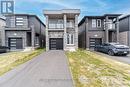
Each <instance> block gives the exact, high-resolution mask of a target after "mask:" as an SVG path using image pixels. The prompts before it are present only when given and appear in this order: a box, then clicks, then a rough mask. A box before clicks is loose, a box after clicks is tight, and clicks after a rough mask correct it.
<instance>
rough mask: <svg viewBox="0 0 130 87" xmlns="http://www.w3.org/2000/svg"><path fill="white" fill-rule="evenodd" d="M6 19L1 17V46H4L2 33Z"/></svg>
mask: <svg viewBox="0 0 130 87" xmlns="http://www.w3.org/2000/svg"><path fill="white" fill-rule="evenodd" d="M5 24H6V23H5V18H3V17H0V46H2V34H1V31H2V30H3V29H4V26H5Z"/></svg>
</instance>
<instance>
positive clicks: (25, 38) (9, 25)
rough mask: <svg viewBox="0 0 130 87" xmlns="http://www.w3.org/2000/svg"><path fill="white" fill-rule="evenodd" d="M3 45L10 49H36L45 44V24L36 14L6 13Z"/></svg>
mask: <svg viewBox="0 0 130 87" xmlns="http://www.w3.org/2000/svg"><path fill="white" fill-rule="evenodd" d="M5 17H6V26H5V28H4V29H3V30H2V45H3V46H7V47H9V48H10V50H21V49H25V50H26V49H34V48H36V47H43V46H45V25H44V24H43V22H42V21H41V20H40V19H39V18H38V17H37V16H36V15H29V14H10V15H6V16H5Z"/></svg>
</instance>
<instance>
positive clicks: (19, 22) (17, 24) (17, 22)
mask: <svg viewBox="0 0 130 87" xmlns="http://www.w3.org/2000/svg"><path fill="white" fill-rule="evenodd" d="M22 25H23V18H21V17H17V18H16V26H22Z"/></svg>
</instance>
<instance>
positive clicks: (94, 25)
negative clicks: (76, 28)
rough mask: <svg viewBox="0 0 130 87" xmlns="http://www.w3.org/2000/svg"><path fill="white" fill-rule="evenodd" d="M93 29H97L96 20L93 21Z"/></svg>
mask: <svg viewBox="0 0 130 87" xmlns="http://www.w3.org/2000/svg"><path fill="white" fill-rule="evenodd" d="M92 27H93V28H95V27H96V19H92Z"/></svg>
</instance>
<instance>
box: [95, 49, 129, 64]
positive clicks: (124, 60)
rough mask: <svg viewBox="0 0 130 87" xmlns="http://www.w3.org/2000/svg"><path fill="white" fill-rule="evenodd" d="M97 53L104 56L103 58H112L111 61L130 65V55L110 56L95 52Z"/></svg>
mask: <svg viewBox="0 0 130 87" xmlns="http://www.w3.org/2000/svg"><path fill="white" fill-rule="evenodd" d="M94 52H95V51H94ZM95 53H97V54H99V55H102V56H105V57H107V58H111V59H114V60H117V61H120V62H123V63H127V64H130V54H129V55H127V56H109V55H108V54H105V53H101V52H95Z"/></svg>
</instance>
